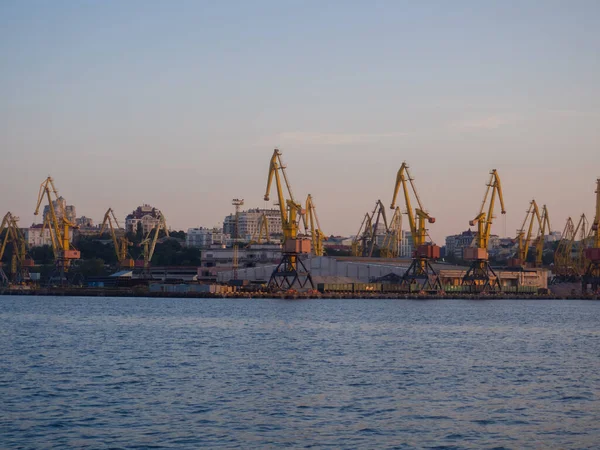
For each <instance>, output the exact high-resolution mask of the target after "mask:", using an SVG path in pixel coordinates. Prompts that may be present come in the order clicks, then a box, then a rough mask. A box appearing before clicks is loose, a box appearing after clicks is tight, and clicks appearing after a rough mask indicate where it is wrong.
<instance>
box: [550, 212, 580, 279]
mask: <svg viewBox="0 0 600 450" xmlns="http://www.w3.org/2000/svg"><path fill="white" fill-rule="evenodd" d="M575 234H576V233H575V224H574V223H573V219H572V218H570V217H569V218H567V223H566V224H565V228H564V229H563V232H562V235H561V239H560V241H558V245H557V247H556V250H555V251H554V267H553V269H552V272H553V273H554V275H555V276H556V277H558V279H560V280H566V279H568V278H569V277H573V276H575V275H576V273H575V270H574V267H573V261H572V257H571V248H572V246H573V241H574V239H575Z"/></svg>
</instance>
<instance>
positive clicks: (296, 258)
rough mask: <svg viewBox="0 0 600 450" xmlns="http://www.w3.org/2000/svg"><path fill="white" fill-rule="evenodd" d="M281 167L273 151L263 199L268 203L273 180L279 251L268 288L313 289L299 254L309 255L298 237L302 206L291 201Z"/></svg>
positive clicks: (307, 244) (308, 273)
mask: <svg viewBox="0 0 600 450" xmlns="http://www.w3.org/2000/svg"><path fill="white" fill-rule="evenodd" d="M285 168H286V167H285V165H284V164H283V162H282V160H281V152H280V151H279V149H277V148H276V149H275V150H274V151H273V155H272V156H271V160H270V162H269V174H268V177H267V189H266V191H265V196H264V200H265V201H269V195H270V192H271V187H272V184H273V181H275V188H276V189H277V200H278V205H279V211H280V214H281V227H282V229H283V249H282V257H281V262H280V263H279V264H278V265H277V267H276V268H275V270H274V271H273V273H272V274H271V279H270V280H269V287H270V288H272V289H277V290H291V289H305V288H306V287H307V286H309V285H310V287H311V288H313V289H314V284H313V281H312V277H311V275H310V272H309V271H308V270H307V269H306V266H305V265H304V263H303V262H302V259H301V258H300V256H301V255H304V254H309V253H310V251H311V250H310V241H309V240H308V239H300V238H298V225H299V220H300V218H301V217H302V216H303V215H304V213H305V211H304V210H303V209H302V205H301V204H300V203H298V202H297V201H296V200H295V199H294V195H293V193H292V189H291V186H290V183H289V180H288V177H287V174H286V171H285ZM282 177H283V181H284V183H285V186H286V189H287V193H288V197H289V198H287V199H286V198H285V194H284V191H283V185H282V182H281V178H282Z"/></svg>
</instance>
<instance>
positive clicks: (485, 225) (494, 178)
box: [469, 169, 506, 251]
mask: <svg viewBox="0 0 600 450" xmlns="http://www.w3.org/2000/svg"><path fill="white" fill-rule="evenodd" d="M490 191H491V197H490V204H489V207H488V212H487V215H486V213H485V205H486V202H487V199H488V197H489V196H490ZM496 196H498V199H499V200H500V208H501V209H500V211H501V213H502V214H506V210H505V208H504V197H503V195H502V184H501V183H500V176H499V175H498V171H497V170H496V169H494V170H492V171H491V172H490V181H489V182H488V184H487V189H486V191H485V195H484V196H483V202H482V203H481V208H480V210H479V214H478V215H477V216H476V217H475V219H473V220H471V221H470V222H469V225H471V226H474V225H475V224H477V238H476V243H477V248H479V249H483V250H485V251H487V248H488V245H489V242H490V234H491V231H492V221H493V219H494V204H495V202H496Z"/></svg>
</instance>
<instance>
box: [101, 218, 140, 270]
mask: <svg viewBox="0 0 600 450" xmlns="http://www.w3.org/2000/svg"><path fill="white" fill-rule="evenodd" d="M107 228H108V230H109V232H110V233H109V234H110V237H111V239H112V241H113V245H114V247H115V254H116V256H117V262H118V263H119V265H120V266H122V267H132V266H133V260H132V259H131V258H127V252H128V248H129V246H130V245H131V244H132V243H131V242H130V241H129V239H127V238H126V237H125V236H119V237H117V230H119V231H121V232H124V230H123V229H122V228H121V226H120V225H119V221H118V220H117V216H116V215H115V212H114V211H113V209H112V208H108V210H107V211H106V213H105V214H104V220H103V221H102V225H101V226H100V232H99V233H98V234H99V235H100V236H102V235H103V234H104V233H105V232H106V230H107Z"/></svg>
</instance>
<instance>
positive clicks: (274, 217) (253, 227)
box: [223, 208, 283, 242]
mask: <svg viewBox="0 0 600 450" xmlns="http://www.w3.org/2000/svg"><path fill="white" fill-rule="evenodd" d="M263 215H265V216H266V217H267V220H268V224H269V235H271V236H274V235H282V234H283V228H282V226H281V212H280V211H279V210H278V209H260V208H254V209H249V210H247V211H240V212H239V216H238V236H239V239H240V241H243V242H248V241H250V240H251V239H252V236H256V235H258V230H259V229H260V219H261V217H262V216H263ZM235 216H236V215H235V214H229V215H228V216H226V217H225V220H224V221H223V233H225V234H228V235H230V236H233V235H234V234H235V225H236V217H235Z"/></svg>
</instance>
